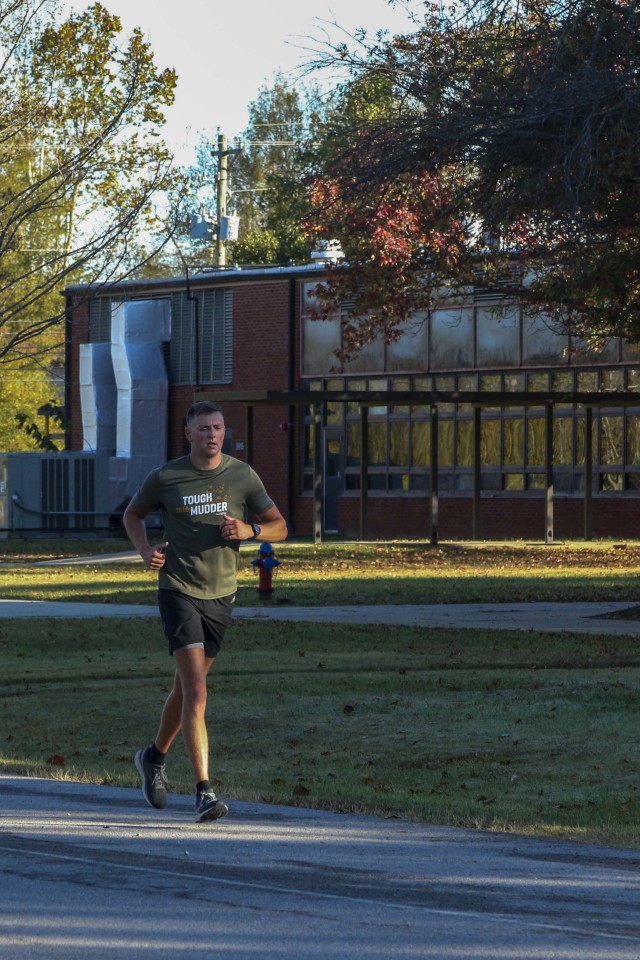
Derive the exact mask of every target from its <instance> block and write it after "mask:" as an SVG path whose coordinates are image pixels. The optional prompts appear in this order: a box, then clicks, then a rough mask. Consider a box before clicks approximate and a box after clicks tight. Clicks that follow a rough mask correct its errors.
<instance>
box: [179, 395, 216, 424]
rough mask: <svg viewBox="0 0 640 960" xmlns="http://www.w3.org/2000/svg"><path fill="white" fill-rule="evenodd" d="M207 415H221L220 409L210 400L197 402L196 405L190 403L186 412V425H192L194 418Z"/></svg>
mask: <svg viewBox="0 0 640 960" xmlns="http://www.w3.org/2000/svg"><path fill="white" fill-rule="evenodd" d="M209 413H222V407H221V406H220V404H219V403H215V402H214V401H212V400H199V401H198V402H197V403H192V404H191V406H190V407H189V409H188V410H187V425H190V424H192V423H193V421H194V420H195V419H196V417H201V416H202V415H203V414H209ZM223 419H224V418H223Z"/></svg>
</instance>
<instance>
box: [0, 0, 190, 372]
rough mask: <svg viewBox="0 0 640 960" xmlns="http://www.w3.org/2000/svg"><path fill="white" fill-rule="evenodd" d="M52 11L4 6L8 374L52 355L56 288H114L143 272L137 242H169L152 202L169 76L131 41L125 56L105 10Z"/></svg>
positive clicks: (2, 346)
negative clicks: (60, 17) (90, 284)
mask: <svg viewBox="0 0 640 960" xmlns="http://www.w3.org/2000/svg"><path fill="white" fill-rule="evenodd" d="M51 10H52V5H51V3H50V0H12V2H10V3H7V4H2V5H1V6H0V50H1V51H2V54H1V56H0V361H3V362H15V361H16V359H17V360H20V359H22V358H24V357H26V356H30V357H33V355H34V354H35V353H42V352H45V351H48V350H51V349H55V347H56V346H57V344H58V343H59V342H60V340H61V327H60V322H61V320H62V319H63V316H64V305H63V301H62V299H61V297H60V295H59V293H60V290H61V288H62V287H63V286H65V285H66V284H68V283H70V282H77V281H85V282H86V281H95V282H98V281H100V282H105V283H106V282H108V281H109V279H111V278H113V277H116V276H117V277H118V278H121V277H122V276H124V275H127V274H128V273H131V272H132V271H133V270H135V269H136V268H137V266H138V264H137V263H136V260H135V256H134V254H135V253H136V252H137V251H138V250H139V243H138V241H139V237H140V234H141V233H142V234H144V235H145V242H146V243H147V245H150V246H151V247H152V248H153V246H154V245H156V246H157V245H162V243H164V242H166V235H167V228H166V224H160V221H159V219H158V213H157V210H156V208H154V205H153V200H154V198H155V197H156V196H157V195H158V191H160V190H161V189H162V188H164V187H166V186H167V185H168V184H169V183H170V179H171V178H170V173H171V167H172V158H171V155H170V153H169V151H168V149H167V148H166V146H165V145H164V144H163V143H162V141H161V140H160V139H159V138H158V133H157V131H158V128H159V127H160V126H161V124H162V123H163V122H164V115H163V108H164V107H165V106H167V105H169V104H170V103H171V102H172V100H173V92H174V87H175V83H176V77H175V74H174V72H173V71H172V70H163V71H158V70H157V69H156V67H155V65H154V62H153V56H152V53H151V50H150V48H149V45H148V44H147V43H146V42H145V41H144V39H143V37H142V34H141V33H140V31H138V30H135V31H134V32H133V34H132V36H131V37H130V38H129V39H128V41H127V42H126V43H125V44H124V46H120V33H121V23H120V21H119V19H118V18H117V17H114V16H112V15H111V14H110V13H108V11H107V10H106V9H105V8H104V7H103V6H101V4H99V3H95V4H94V5H93V6H92V7H90V8H89V9H87V10H85V11H84V12H82V13H80V14H75V15H73V16H71V17H69V19H67V20H65V21H64V22H61V23H60V22H58V21H56V20H55V19H54V18H53V14H52V12H51ZM159 228H161V231H162V234H163V235H164V236H163V237H162V238H161V239H157V240H156V239H154V236H155V237H157V235H158V232H159ZM170 232H171V228H169V233H170ZM58 331H60V334H59V335H57V334H58ZM52 332H53V333H55V334H56V335H52Z"/></svg>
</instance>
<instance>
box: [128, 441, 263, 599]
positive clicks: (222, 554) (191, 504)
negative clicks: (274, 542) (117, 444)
mask: <svg viewBox="0 0 640 960" xmlns="http://www.w3.org/2000/svg"><path fill="white" fill-rule="evenodd" d="M136 503H137V504H138V505H139V506H140V507H141V508H142V509H143V510H146V511H149V512H151V511H153V510H161V511H162V515H163V519H164V533H165V540H167V541H168V542H169V546H168V547H167V555H166V562H165V565H164V567H162V569H161V570H160V573H159V577H158V586H159V587H161V588H166V589H168V590H179V591H180V592H181V593H186V594H189V596H192V597H199V598H200V599H202V600H211V599H216V598H218V597H226V596H228V595H229V594H231V593H235V590H236V576H237V571H238V561H239V553H240V542H239V541H238V540H231V541H229V540H224V539H223V538H222V536H221V534H220V525H221V523H222V521H223V519H224V515H225V513H226V514H228V515H229V516H231V517H235V518H236V519H237V520H244V518H245V512H246V509H245V508H248V510H249V512H250V513H252V514H254V513H255V514H258V515H260V514H262V513H264V512H265V510H268V509H269V508H270V507H272V506H273V505H274V504H273V500H271V498H270V497H269V496H268V494H267V491H266V490H265V488H264V485H263V483H262V481H261V480H260V478H259V476H258V475H257V473H256V472H255V471H254V470H252V469H251V467H250V466H249V465H248V464H247V463H244V462H243V461H242V460H236V458H235V457H229V456H227V455H226V454H223V455H222V462H221V464H220V466H219V467H217V468H216V469H215V470H197V469H196V468H195V467H194V466H193V464H192V463H191V460H190V458H189V457H188V456H186V457H180V459H178V460H170V461H169V463H167V464H165V465H164V466H163V467H159V468H158V469H157V470H152V471H151V473H150V474H149V475H148V476H147V478H146V479H145V480H144V482H143V484H142V486H141V487H140V490H139V491H138V493H137V494H136Z"/></svg>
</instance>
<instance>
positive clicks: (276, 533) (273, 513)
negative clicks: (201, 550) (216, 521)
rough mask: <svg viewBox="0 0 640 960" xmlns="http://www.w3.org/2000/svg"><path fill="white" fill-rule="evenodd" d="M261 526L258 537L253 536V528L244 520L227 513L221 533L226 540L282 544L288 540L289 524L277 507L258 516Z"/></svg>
mask: <svg viewBox="0 0 640 960" xmlns="http://www.w3.org/2000/svg"><path fill="white" fill-rule="evenodd" d="M257 517H258V523H259V524H260V526H261V528H262V529H261V530H260V533H259V535H258V536H257V537H254V536H253V527H252V526H251V524H250V523H245V522H244V520H236V518H235V517H230V516H228V515H227V514H226V513H225V515H224V520H223V521H222V524H221V526H220V533H221V534H222V536H223V538H224V539H225V540H253V539H255V540H261V541H263V542H265V541H266V542H269V543H282V541H283V540H286V539H287V533H288V530H287V522H286V520H285V519H284V517H283V516H282V514H281V513H280V511H279V510H278V508H277V507H276V506H273V507H269V509H268V510H265V511H264V513H259V514H257Z"/></svg>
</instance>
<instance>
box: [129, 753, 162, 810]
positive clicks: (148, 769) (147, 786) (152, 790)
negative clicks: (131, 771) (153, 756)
mask: <svg viewBox="0 0 640 960" xmlns="http://www.w3.org/2000/svg"><path fill="white" fill-rule="evenodd" d="M148 755H149V747H143V748H142V750H138V752H137V753H136V756H135V765H136V767H137V768H138V773H139V774H140V776H141V777H142V796H143V797H144V798H145V800H146V801H147V803H148V804H149V806H150V807H156V809H158V810H162V808H163V807H166V805H167V774H166V769H165V765H164V763H151V761H150V760H149V759H148Z"/></svg>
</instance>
